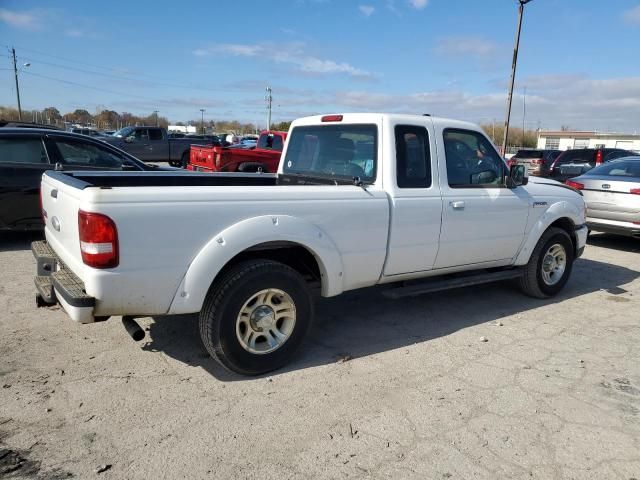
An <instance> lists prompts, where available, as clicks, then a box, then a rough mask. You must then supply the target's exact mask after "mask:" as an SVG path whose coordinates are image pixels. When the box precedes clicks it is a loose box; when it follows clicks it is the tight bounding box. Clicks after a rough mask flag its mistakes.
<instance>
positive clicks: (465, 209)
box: [32, 113, 587, 374]
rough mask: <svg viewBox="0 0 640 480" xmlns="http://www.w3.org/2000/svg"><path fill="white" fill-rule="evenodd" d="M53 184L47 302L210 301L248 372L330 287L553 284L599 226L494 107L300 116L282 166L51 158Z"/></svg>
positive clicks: (396, 292)
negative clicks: (57, 163) (150, 168)
mask: <svg viewBox="0 0 640 480" xmlns="http://www.w3.org/2000/svg"><path fill="white" fill-rule="evenodd" d="M41 195H42V207H43V217H44V219H45V223H46V228H45V232H46V241H43V242H35V243H34V244H33V246H32V250H33V252H34V255H35V256H36V258H37V260H38V273H37V276H36V279H35V282H36V286H37V289H38V295H37V300H38V303H39V304H40V305H42V304H48V303H52V302H59V303H60V304H61V305H62V306H63V307H64V309H65V310H66V312H67V313H68V314H69V316H70V317H71V318H73V319H74V320H76V321H78V322H82V323H89V322H94V321H100V320H104V319H106V318H108V317H110V316H112V315H121V316H123V321H124V323H125V327H127V330H128V331H129V333H130V334H131V335H132V337H134V338H136V339H138V338H140V336H144V333H142V332H141V330H139V327H137V324H136V323H135V320H134V318H136V317H142V316H149V315H166V314H185V313H195V312H200V332H201V336H202V341H203V342H204V345H205V347H206V348H207V350H208V351H209V353H210V354H211V355H212V356H213V357H214V358H216V359H217V360H218V361H219V362H220V363H221V364H222V365H224V366H225V367H226V368H228V369H230V370H233V371H235V372H239V373H242V374H260V373H264V372H267V371H269V370H273V369H275V368H278V367H280V366H282V365H283V364H284V363H285V362H287V361H288V360H289V359H290V357H291V356H292V354H293V353H294V351H295V350H296V348H297V347H298V346H299V345H300V343H301V341H302V339H303V337H304V336H305V334H306V332H307V331H308V330H309V326H310V324H311V322H312V319H313V301H312V292H313V291H314V290H316V291H318V292H319V293H320V294H321V295H322V296H325V297H331V296H334V295H339V294H340V293H342V292H345V291H347V290H354V289H358V288H363V287H369V286H373V285H381V284H387V285H388V286H389V289H388V290H386V294H387V295H388V296H391V297H393V298H399V297H403V296H410V295H417V294H420V293H424V292H432V291H437V290H442V289H444V288H454V287H461V286H467V285H473V284H478V283H486V282H489V281H497V280H505V279H516V280H517V281H518V282H519V284H520V286H521V288H522V290H523V291H524V292H525V293H527V294H529V295H532V296H534V297H539V298H544V297H548V296H552V295H555V294H557V293H558V292H559V291H560V290H561V289H562V288H563V287H564V285H565V283H566V282H567V280H568V278H569V275H570V273H571V267H572V263H573V261H574V260H575V259H576V258H577V257H579V256H580V255H581V254H582V251H583V249H584V246H585V242H586V237H587V228H586V227H585V205H584V202H583V199H582V196H581V194H580V193H579V192H578V191H576V190H574V189H572V188H570V187H567V186H565V185H562V184H560V183H557V182H554V181H551V180H545V179H538V178H536V179H535V180H532V181H529V179H528V178H527V177H526V173H525V172H524V168H523V166H521V165H515V166H513V167H512V168H511V170H509V169H508V168H507V166H506V164H505V162H504V161H503V159H502V158H501V157H500V155H499V154H498V153H497V152H496V150H495V148H494V147H493V145H492V144H491V142H490V141H489V140H488V138H487V137H486V136H485V135H484V133H483V132H482V131H481V130H480V128H478V127H477V126H476V125H473V124H470V123H466V122H459V121H454V120H446V119H441V118H434V117H430V116H416V115H388V114H373V113H371V114H343V115H326V116H315V117H308V118H302V119H299V120H296V121H295V122H293V124H292V126H291V130H290V132H289V136H288V138H287V144H286V146H285V148H284V152H283V155H282V161H281V164H280V168H279V170H278V174H277V175H267V174H198V173H190V172H57V171H50V172H46V173H45V174H44V176H43V180H42V190H41ZM417 279H422V281H421V282H417V281H416V280H417ZM140 334H142V335H140Z"/></svg>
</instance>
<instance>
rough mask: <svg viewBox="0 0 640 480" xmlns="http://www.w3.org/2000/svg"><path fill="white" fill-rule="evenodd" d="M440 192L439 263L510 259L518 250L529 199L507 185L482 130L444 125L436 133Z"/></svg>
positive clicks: (439, 265)
mask: <svg viewBox="0 0 640 480" xmlns="http://www.w3.org/2000/svg"><path fill="white" fill-rule="evenodd" d="M437 140H438V142H439V145H438V150H439V152H443V153H444V158H443V160H444V161H441V162H440V165H439V172H440V189H441V191H442V200H443V210H442V232H441V235H440V248H439V250H438V257H437V259H436V263H435V266H436V268H447V267H454V266H459V265H473V264H481V263H486V262H497V263H500V264H508V263H509V262H510V261H511V259H512V258H513V257H515V255H516V253H517V252H518V250H519V249H520V245H521V244H522V242H523V239H524V232H525V228H526V225H527V217H528V215H529V208H530V207H529V205H530V198H529V195H528V193H527V191H526V190H525V189H524V188H523V187H516V188H513V189H510V188H507V187H506V185H505V183H504V179H505V176H506V174H507V167H506V164H505V163H504V161H503V160H502V158H501V157H500V155H498V153H497V152H496V150H495V148H494V147H493V145H492V144H491V142H490V141H489V140H488V139H487V138H486V137H485V136H484V135H483V134H482V133H481V132H478V131H473V130H465V129H451V128H445V129H444V130H440V131H439V133H437Z"/></svg>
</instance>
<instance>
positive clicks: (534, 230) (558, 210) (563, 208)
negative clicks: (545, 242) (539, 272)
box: [515, 200, 585, 265]
mask: <svg viewBox="0 0 640 480" xmlns="http://www.w3.org/2000/svg"><path fill="white" fill-rule="evenodd" d="M561 218H568V219H569V220H571V221H572V222H573V224H574V225H576V226H577V225H582V224H583V223H584V221H585V220H584V210H580V209H579V208H578V206H577V205H575V204H574V203H572V202H570V201H565V200H563V201H560V202H556V203H554V204H553V205H551V206H550V207H549V208H548V209H547V210H546V211H545V212H544V213H543V214H542V215H541V216H540V217H539V218H538V220H537V221H536V223H535V224H534V225H533V226H532V227H531V229H530V230H529V233H528V234H527V239H526V241H525V242H524V245H523V246H522V248H521V249H520V252H519V253H518V255H517V256H516V261H515V265H526V264H527V263H528V262H529V258H531V254H532V253H533V249H534V248H535V247H536V244H537V243H538V240H540V237H542V234H543V233H544V232H545V231H546V230H547V229H548V228H549V227H550V226H551V224H552V223H553V222H555V221H557V220H559V219H561Z"/></svg>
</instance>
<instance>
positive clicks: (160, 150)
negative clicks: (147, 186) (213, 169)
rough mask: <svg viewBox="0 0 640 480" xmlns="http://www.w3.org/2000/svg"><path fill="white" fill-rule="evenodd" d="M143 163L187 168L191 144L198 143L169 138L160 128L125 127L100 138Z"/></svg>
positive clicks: (190, 140) (188, 139)
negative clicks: (162, 163) (164, 163)
mask: <svg viewBox="0 0 640 480" xmlns="http://www.w3.org/2000/svg"><path fill="white" fill-rule="evenodd" d="M100 140H102V141H103V142H106V143H109V144H111V145H113V146H115V147H118V148H119V149H121V150H124V151H125V152H127V153H130V154H131V155H133V156H134V157H136V158H138V159H140V160H142V161H143V162H169V165H171V166H172V167H182V168H185V167H186V166H187V164H188V163H189V149H190V147H191V144H192V143H194V142H196V141H198V140H194V139H190V138H188V137H185V138H169V136H168V134H167V131H166V130H165V129H164V128H160V127H124V128H121V129H120V130H118V131H117V132H116V133H114V134H113V135H112V136H108V137H100Z"/></svg>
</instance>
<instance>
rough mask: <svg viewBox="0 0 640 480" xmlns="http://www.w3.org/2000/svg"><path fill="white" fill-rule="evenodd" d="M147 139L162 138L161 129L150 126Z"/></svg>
mask: <svg viewBox="0 0 640 480" xmlns="http://www.w3.org/2000/svg"><path fill="white" fill-rule="evenodd" d="M149 140H162V130H160V129H159V128H150V129H149Z"/></svg>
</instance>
